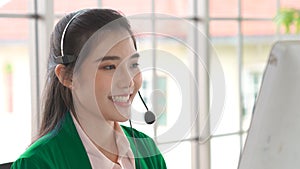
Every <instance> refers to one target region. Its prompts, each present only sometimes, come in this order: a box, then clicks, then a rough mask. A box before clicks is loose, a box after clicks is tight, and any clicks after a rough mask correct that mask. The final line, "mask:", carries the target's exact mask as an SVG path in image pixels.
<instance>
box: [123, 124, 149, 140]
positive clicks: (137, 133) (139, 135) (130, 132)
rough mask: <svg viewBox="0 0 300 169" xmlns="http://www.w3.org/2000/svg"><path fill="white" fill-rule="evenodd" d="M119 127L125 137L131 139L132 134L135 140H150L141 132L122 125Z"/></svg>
mask: <svg viewBox="0 0 300 169" xmlns="http://www.w3.org/2000/svg"><path fill="white" fill-rule="evenodd" d="M121 127H122V129H123V131H124V133H125V135H126V136H127V137H132V135H133V134H134V137H135V138H150V137H149V136H148V135H147V134H145V133H143V132H141V131H138V130H137V129H135V128H131V127H127V126H123V125H121Z"/></svg>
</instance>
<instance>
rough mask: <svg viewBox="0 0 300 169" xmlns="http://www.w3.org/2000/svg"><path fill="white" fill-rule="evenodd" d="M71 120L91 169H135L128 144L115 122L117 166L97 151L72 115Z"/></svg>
mask: <svg viewBox="0 0 300 169" xmlns="http://www.w3.org/2000/svg"><path fill="white" fill-rule="evenodd" d="M72 119H73V122H74V124H75V127H76V129H77V132H78V134H79V137H80V139H81V141H82V143H83V145H84V148H85V150H86V152H87V155H88V157H89V160H90V163H91V166H92V168H93V169H100V168H101V169H135V160H134V156H133V153H132V151H131V148H130V144H129V142H128V140H127V138H126V136H125V134H124V132H123V130H122V129H121V127H120V125H119V124H118V123H117V122H115V124H114V125H115V130H116V132H117V133H118V134H116V135H115V138H116V144H117V148H118V154H119V157H118V164H117V163H114V162H112V161H111V160H109V159H108V158H107V157H106V156H105V155H104V154H103V153H102V152H101V151H99V150H98V149H97V147H96V146H95V145H94V144H93V142H92V141H91V140H90V138H89V137H88V136H87V135H86V133H85V132H84V131H83V129H82V128H81V126H80V125H79V123H78V122H77V120H76V119H75V118H74V116H73V115H72ZM100 134H101V133H100Z"/></svg>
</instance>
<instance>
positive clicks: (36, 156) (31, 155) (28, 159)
mask: <svg viewBox="0 0 300 169" xmlns="http://www.w3.org/2000/svg"><path fill="white" fill-rule="evenodd" d="M55 140H56V139H55V135H53V133H48V134H47V135H45V136H43V137H41V138H39V139H38V140H36V141H35V142H34V143H33V144H31V145H30V146H29V147H28V148H27V149H26V150H25V152H24V153H23V154H22V155H21V156H20V157H19V158H18V159H17V160H16V161H15V162H14V163H13V165H12V169H15V168H20V166H22V168H23V167H25V168H33V169H34V168H40V167H41V166H43V161H44V160H43V159H47V157H46V156H47V155H46V154H47V153H48V152H49V150H51V149H53V145H55V144H56V141H55Z"/></svg>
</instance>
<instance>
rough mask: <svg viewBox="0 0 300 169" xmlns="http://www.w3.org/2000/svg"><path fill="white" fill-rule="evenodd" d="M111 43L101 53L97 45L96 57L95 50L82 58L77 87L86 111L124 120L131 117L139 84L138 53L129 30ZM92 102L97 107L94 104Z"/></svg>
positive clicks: (140, 81)
mask: <svg viewBox="0 0 300 169" xmlns="http://www.w3.org/2000/svg"><path fill="white" fill-rule="evenodd" d="M123 34H124V32H121V33H119V34H115V33H114V34H112V33H111V34H110V35H109V36H107V37H109V39H110V40H112V39H119V38H118V37H119V36H120V35H123ZM123 36H124V35H123ZM123 36H122V37H123ZM112 44H113V45H112V47H110V48H108V49H107V51H108V52H105V53H103V54H101V52H102V51H103V47H100V48H98V49H97V50H98V51H99V55H100V56H97V50H96V52H94V54H93V56H92V57H89V58H88V59H86V60H85V61H84V63H83V65H82V66H81V68H80V69H81V70H80V72H81V73H80V81H81V82H80V86H79V90H81V92H80V93H81V94H80V95H81V96H84V97H81V98H79V99H80V100H81V101H80V102H81V105H82V104H83V105H84V107H85V110H88V111H91V112H92V113H95V112H96V113H100V114H102V117H103V118H104V120H106V121H119V122H123V121H126V120H128V119H129V118H130V112H131V103H132V101H133V98H134V96H135V95H136V93H137V92H138V90H139V88H140V87H141V83H142V77H141V74H140V70H139V67H138V60H139V55H138V54H137V52H136V50H135V48H134V43H133V40H132V38H131V37H130V36H129V33H126V38H125V39H124V38H123V39H122V40H121V41H120V40H119V41H117V42H116V43H112ZM100 45H103V43H100V44H99V46H100ZM100 51H101V52H100ZM93 69H96V70H93ZM91 75H93V76H91ZM92 81H94V84H92ZM93 88H94V90H92V89H93ZM77 89H78V87H77ZM93 92H94V93H93ZM92 93H93V94H92ZM92 95H94V96H92ZM92 99H94V101H93V100H92ZM93 102H94V103H96V104H97V106H93V105H94V104H92V103H93ZM93 107H94V108H93ZM95 109H97V110H98V111H95ZM85 113H87V112H85Z"/></svg>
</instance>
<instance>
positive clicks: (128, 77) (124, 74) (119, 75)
mask: <svg viewBox="0 0 300 169" xmlns="http://www.w3.org/2000/svg"><path fill="white" fill-rule="evenodd" d="M115 78H116V79H115V80H116V82H117V86H118V87H120V88H128V87H132V86H133V85H134V81H133V78H134V75H132V72H130V70H129V68H128V67H127V66H122V67H121V68H120V70H117V72H116V77H115Z"/></svg>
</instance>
